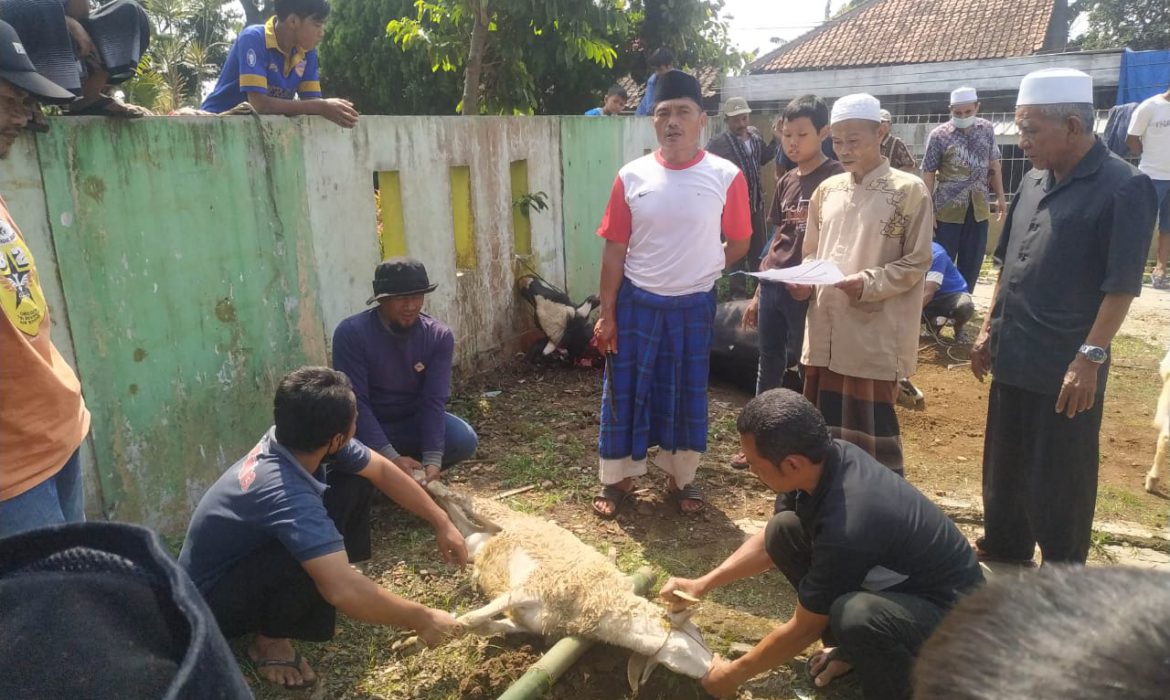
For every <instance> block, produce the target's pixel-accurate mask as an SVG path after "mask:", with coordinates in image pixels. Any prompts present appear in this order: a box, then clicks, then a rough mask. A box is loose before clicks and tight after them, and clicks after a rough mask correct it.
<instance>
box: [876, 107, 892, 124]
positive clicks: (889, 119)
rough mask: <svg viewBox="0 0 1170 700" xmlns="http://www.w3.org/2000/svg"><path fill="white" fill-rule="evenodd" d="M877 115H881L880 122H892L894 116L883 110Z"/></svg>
mask: <svg viewBox="0 0 1170 700" xmlns="http://www.w3.org/2000/svg"><path fill="white" fill-rule="evenodd" d="M879 114H881V115H882V121H884V122H892V121H894V115H892V114H890V110H888V109H883V110H882V111H881V112H879Z"/></svg>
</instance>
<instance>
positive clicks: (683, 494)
mask: <svg viewBox="0 0 1170 700" xmlns="http://www.w3.org/2000/svg"><path fill="white" fill-rule="evenodd" d="M670 496H671V498H673V499H674V502H675V503H677V504H678V511H679V512H680V513H682V514H683V515H697V514H699V513H701V512H703V508H705V507H706V506H707V501H705V500H704V499H703V494H702V493H700V492H699V489H697V488H695V485H694V483H690V484H687V485H686V486H684V487H682V488H681V489H677V490H675V491H671V492H670ZM683 501H698V502H699V507H698V508H696V509H694V510H683V507H682V502H683Z"/></svg>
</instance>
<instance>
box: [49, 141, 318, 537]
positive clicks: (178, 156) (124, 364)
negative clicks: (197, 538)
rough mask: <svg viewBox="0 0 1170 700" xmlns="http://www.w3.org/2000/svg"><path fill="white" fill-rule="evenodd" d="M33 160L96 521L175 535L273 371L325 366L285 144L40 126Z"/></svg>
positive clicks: (243, 441)
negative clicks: (85, 409) (82, 413)
mask: <svg viewBox="0 0 1170 700" xmlns="http://www.w3.org/2000/svg"><path fill="white" fill-rule="evenodd" d="M38 150H39V160H40V166H41V173H42V178H43V184H44V188H45V202H46V208H47V211H48V219H49V221H50V226H51V229H52V238H53V247H54V249H55V250H56V252H57V261H58V269H59V275H60V279H61V282H62V287H63V290H64V293H65V304H66V308H67V310H68V316H69V322H70V327H71V328H72V331H73V339H74V347H75V349H76V361H77V369H78V373H79V375H80V377H81V380H82V385H83V388H84V391H85V397H86V402H87V403H88V405H89V407H90V410H91V412H92V414H93V441H94V447H95V460H96V461H95V466H96V469H97V474H98V480H99V482H100V484H101V496H102V504H103V510H104V511H105V514H106V515H107V516H109V517H111V518H115V519H119V520H131V521H135V522H141V523H143V524H146V525H148V526H151V527H154V528H157V529H159V530H162V531H166V532H181V531H182V530H183V529H184V527H185V525H186V519H187V515H188V514H189V513H190V511H191V509H192V508H193V507H194V505H195V503H196V502H197V501H198V499H199V497H200V496H201V495H202V493H203V491H204V490H205V488H206V486H207V485H208V484H209V483H210V482H211V481H213V480H214V479H215V478H217V477H218V476H219V474H221V473H222V472H223V470H224V469H226V468H227V467H228V466H229V465H230V464H231V463H232V462H234V461H235V460H236V459H238V458H239V457H240V456H241V455H242V454H244V453H245V452H246V451H247V450H248V448H249V447H250V446H251V445H252V444H254V443H255V441H256V440H257V438H258V437H259V436H260V435H261V433H262V432H263V430H264V429H265V428H266V427H267V426H268V425H269V424H270V423H271V405H272V393H273V390H274V388H275V385H276V382H277V381H278V380H279V378H280V376H281V375H282V374H283V373H284V372H286V371H288V370H289V369H292V368H295V367H297V366H300V365H303V364H307V363H323V362H325V361H326V354H325V344H324V340H323V338H322V336H321V334H320V331H319V329H320V327H321V322H320V314H319V311H318V307H317V303H316V289H317V286H318V285H317V278H316V271H315V268H314V266H313V242H312V236H311V232H310V230H309V222H308V216H307V211H306V209H307V207H306V203H305V196H304V193H305V185H304V178H303V172H304V169H303V167H302V165H301V163H302V145H301V140H300V134H299V132H298V131H297V130H296V129H295V128H292V129H289V128H285V127H284V125H274V124H273V123H272V122H261V121H257V120H242V121H239V122H226V121H222V120H218V119H215V120H213V119H206V120H189V121H187V122H186V123H184V122H182V121H170V120H143V121H139V122H133V123H124V122H110V121H107V120H101V119H86V120H68V121H61V120H58V121H57V122H56V123H55V124H54V128H53V130H52V131H51V132H50V133H49V134H48V135H46V136H45V137H42V138H40V139H39V141H38Z"/></svg>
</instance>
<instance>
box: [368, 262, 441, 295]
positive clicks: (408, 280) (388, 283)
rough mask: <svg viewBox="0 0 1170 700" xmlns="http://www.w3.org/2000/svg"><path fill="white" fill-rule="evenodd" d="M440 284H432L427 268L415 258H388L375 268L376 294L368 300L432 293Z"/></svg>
mask: <svg viewBox="0 0 1170 700" xmlns="http://www.w3.org/2000/svg"><path fill="white" fill-rule="evenodd" d="M438 286H439V285H438V284H431V280H430V279H429V278H428V277H427V268H425V267H423V264H422V263H421V262H419V261H418V260H415V259H414V258H388V259H386V260H383V261H382V262H381V263H380V264H379V265H378V267H377V269H376V270H374V296H372V297H370V298H369V299H367V300H366V303H367V304H373V303H374V302H375V301H377V300H379V299H384V298H386V297H405V296H411V295H413V294H430V293H431V292H433V291H435V288H436V287H438Z"/></svg>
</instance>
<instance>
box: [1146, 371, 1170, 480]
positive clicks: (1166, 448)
mask: <svg viewBox="0 0 1170 700" xmlns="http://www.w3.org/2000/svg"><path fill="white" fill-rule="evenodd" d="M1158 373H1159V374H1161V375H1162V395H1161V396H1159V397H1158V410H1157V411H1156V412H1155V413H1154V427H1155V428H1157V429H1158V446H1157V447H1156V448H1155V451H1154V466H1152V467H1150V471H1149V473H1148V474H1146V491H1149V492H1150V493H1154V492H1155V491H1157V490H1158V482H1160V481H1161V480H1162V471H1163V470H1164V469H1165V468H1166V463H1167V461H1170V351H1167V352H1166V356H1165V357H1163V358H1162V365H1161V367H1159V368H1158Z"/></svg>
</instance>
